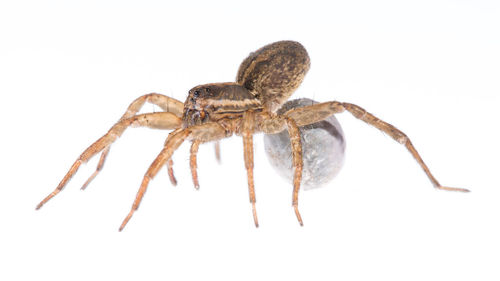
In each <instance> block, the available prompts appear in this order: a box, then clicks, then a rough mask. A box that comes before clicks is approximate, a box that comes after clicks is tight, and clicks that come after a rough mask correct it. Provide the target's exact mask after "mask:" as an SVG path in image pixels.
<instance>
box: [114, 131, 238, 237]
mask: <svg viewBox="0 0 500 281" xmlns="http://www.w3.org/2000/svg"><path fill="white" fill-rule="evenodd" d="M227 136H229V135H228V134H227V132H226V130H225V129H224V128H223V127H222V126H220V125H219V124H217V123H206V124H202V125H196V126H192V127H189V128H186V129H177V130H175V131H173V132H171V133H170V134H169V135H168V138H167V140H166V141H165V145H164V147H163V149H162V151H161V152H160V154H158V156H157V157H156V159H155V160H154V161H153V163H151V165H150V166H149V168H148V170H147V172H146V174H145V175H144V178H143V180H142V183H141V186H140V188H139V191H138V192H137V195H136V197H135V200H134V203H133V204H132V208H131V209H130V212H129V213H128V215H127V217H125V219H124V220H123V222H122V224H121V225H120V228H119V231H122V230H123V228H124V227H125V226H126V225H127V223H128V221H129V220H130V218H132V215H133V214H134V213H135V211H137V209H138V208H139V205H140V204H141V201H142V198H143V197H144V193H146V190H147V188H148V185H149V181H150V180H152V179H153V178H154V177H155V176H156V174H157V173H158V171H159V170H160V168H161V167H162V166H163V165H165V163H166V162H167V161H168V160H169V159H170V158H171V157H172V154H173V153H174V151H175V150H177V148H178V147H179V146H180V145H181V144H182V143H183V142H184V141H185V140H186V139H191V140H195V141H197V140H198V141H200V142H208V141H214V140H219V139H222V138H225V137H227Z"/></svg>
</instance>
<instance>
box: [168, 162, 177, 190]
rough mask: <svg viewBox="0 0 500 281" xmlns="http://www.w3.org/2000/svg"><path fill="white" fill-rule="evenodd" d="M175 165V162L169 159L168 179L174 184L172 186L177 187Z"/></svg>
mask: <svg viewBox="0 0 500 281" xmlns="http://www.w3.org/2000/svg"><path fill="white" fill-rule="evenodd" d="M173 165H174V161H172V159H169V160H168V161H167V171H168V178H169V179H170V182H171V183H172V185H173V186H176V185H177V180H176V179H175V176H174V169H173Z"/></svg>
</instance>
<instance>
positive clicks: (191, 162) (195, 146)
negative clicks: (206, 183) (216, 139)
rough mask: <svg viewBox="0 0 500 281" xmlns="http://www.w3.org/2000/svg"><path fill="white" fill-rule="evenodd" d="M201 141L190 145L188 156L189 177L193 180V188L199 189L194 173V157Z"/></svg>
mask: <svg viewBox="0 0 500 281" xmlns="http://www.w3.org/2000/svg"><path fill="white" fill-rule="evenodd" d="M200 143H201V141H199V140H194V141H193V143H192V144H191V149H190V156H189V166H190V167H191V176H192V178H193V184H194V188H196V189H199V188H200V183H199V182H198V172H197V171H196V169H197V167H198V165H197V163H196V155H197V154H198V148H199V147H200Z"/></svg>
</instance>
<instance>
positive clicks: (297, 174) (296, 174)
mask: <svg viewBox="0 0 500 281" xmlns="http://www.w3.org/2000/svg"><path fill="white" fill-rule="evenodd" d="M285 120H286V124H287V127H288V134H289V135H290V144H291V146H292V162H293V163H292V165H293V197H292V206H293V209H294V210H295V215H296V216H297V220H298V221H299V223H300V225H301V226H303V225H304V223H303V222H302V217H301V216H300V213H299V190H300V181H301V180H302V166H303V162H302V144H301V142H300V131H299V127H298V126H297V123H296V122H295V121H294V120H293V119H292V118H290V117H285Z"/></svg>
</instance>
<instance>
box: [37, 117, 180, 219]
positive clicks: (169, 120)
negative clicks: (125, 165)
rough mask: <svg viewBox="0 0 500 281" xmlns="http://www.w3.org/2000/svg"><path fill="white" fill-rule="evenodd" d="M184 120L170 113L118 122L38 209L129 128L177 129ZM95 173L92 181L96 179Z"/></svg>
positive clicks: (87, 150) (106, 151) (76, 162)
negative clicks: (83, 165)
mask: <svg viewBox="0 0 500 281" xmlns="http://www.w3.org/2000/svg"><path fill="white" fill-rule="evenodd" d="M181 123H182V120H181V119H180V118H179V117H177V116H175V115H174V114H173V113H170V112H157V113H146V114H139V115H135V116H133V117H131V118H128V119H123V120H120V121H118V122H117V123H116V124H115V125H114V126H113V127H111V129H110V130H109V131H108V132H107V133H106V134H105V135H104V136H102V137H101V138H100V139H98V140H97V141H95V142H94V143H93V144H92V145H91V146H89V147H88V148H87V149H85V151H84V152H83V153H82V154H81V155H80V157H78V159H77V160H76V161H75V162H74V163H73V165H72V166H71V168H70V169H69V171H68V172H67V173H66V175H65V176H64V178H63V179H62V180H61V182H60V183H59V185H58V186H57V187H56V188H55V189H54V191H52V192H51V193H50V194H49V195H48V196H47V197H45V199H43V200H42V201H41V202H40V203H39V204H38V206H37V207H36V209H37V210H38V209H40V208H41V207H42V206H43V205H44V204H45V203H47V201H49V200H50V199H51V198H52V197H54V196H56V195H57V194H58V193H59V192H61V190H62V189H63V188H64V186H66V184H67V183H68V181H69V180H70V179H71V177H73V175H74V174H75V173H76V172H77V171H78V168H79V167H80V165H81V164H82V163H85V162H87V161H88V160H90V158H92V157H93V156H94V155H96V154H97V153H99V152H101V151H104V152H103V155H107V153H108V151H109V147H110V145H111V144H112V143H113V142H114V141H115V140H116V139H117V138H118V137H120V136H121V134H123V132H124V131H125V129H126V128H128V127H129V126H143V127H149V128H156V129H175V128H177V127H180V126H181ZM104 159H105V157H102V156H101V159H100V160H99V164H98V166H97V170H96V171H97V172H98V171H99V170H100V169H101V168H102V165H103V163H104ZM95 174H96V173H94V174H93V175H92V176H91V178H90V180H92V178H93V177H95ZM88 182H89V180H87V182H86V183H85V185H84V187H85V186H86V185H87V184H88Z"/></svg>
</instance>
